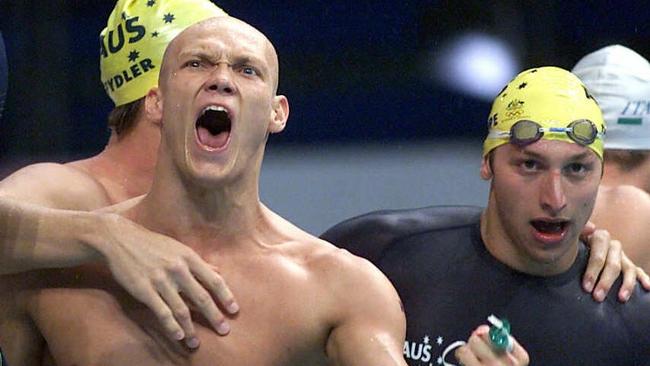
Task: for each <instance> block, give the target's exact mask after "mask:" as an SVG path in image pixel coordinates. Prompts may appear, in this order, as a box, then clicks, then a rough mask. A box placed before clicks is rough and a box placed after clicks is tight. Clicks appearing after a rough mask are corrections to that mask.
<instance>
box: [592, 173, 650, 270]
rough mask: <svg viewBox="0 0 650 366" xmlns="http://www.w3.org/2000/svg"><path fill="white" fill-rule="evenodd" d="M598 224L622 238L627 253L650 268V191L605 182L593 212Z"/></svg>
mask: <svg viewBox="0 0 650 366" xmlns="http://www.w3.org/2000/svg"><path fill="white" fill-rule="evenodd" d="M591 220H592V221H593V222H594V223H595V224H596V227H599V228H603V229H606V230H608V231H609V232H610V234H611V236H612V237H613V238H616V239H618V240H620V241H621V243H622V245H623V249H624V250H625V253H626V254H627V255H628V256H629V257H630V259H632V261H633V262H634V263H637V264H638V265H639V266H641V267H642V268H643V269H645V270H646V271H648V270H650V195H648V193H646V192H645V191H643V190H641V189H639V188H637V187H634V186H629V185H620V186H615V187H610V186H604V185H602V184H601V186H600V188H599V190H598V198H597V200H596V206H595V207H594V212H593V214H592V216H591Z"/></svg>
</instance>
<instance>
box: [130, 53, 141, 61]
mask: <svg viewBox="0 0 650 366" xmlns="http://www.w3.org/2000/svg"><path fill="white" fill-rule="evenodd" d="M138 57H140V52H138V51H131V52H129V61H131V62H135V60H137V59H138Z"/></svg>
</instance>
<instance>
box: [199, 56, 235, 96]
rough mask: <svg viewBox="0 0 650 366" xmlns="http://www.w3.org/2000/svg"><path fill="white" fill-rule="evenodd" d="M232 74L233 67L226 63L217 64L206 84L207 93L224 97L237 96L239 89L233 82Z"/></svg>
mask: <svg viewBox="0 0 650 366" xmlns="http://www.w3.org/2000/svg"><path fill="white" fill-rule="evenodd" d="M231 73H232V67H231V66H230V65H229V64H227V63H225V62H222V63H219V64H217V65H216V66H215V70H214V71H213V72H212V74H211V75H210V77H211V78H210V80H209V81H208V83H207V84H206V89H207V91H210V92H216V93H218V94H223V95H232V94H235V92H236V90H237V89H236V87H235V84H234V83H233V81H232V75H231Z"/></svg>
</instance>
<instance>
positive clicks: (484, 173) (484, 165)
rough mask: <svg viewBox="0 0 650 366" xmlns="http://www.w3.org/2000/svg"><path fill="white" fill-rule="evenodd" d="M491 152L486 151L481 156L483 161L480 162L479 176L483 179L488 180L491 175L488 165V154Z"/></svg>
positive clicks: (490, 168)
mask: <svg viewBox="0 0 650 366" xmlns="http://www.w3.org/2000/svg"><path fill="white" fill-rule="evenodd" d="M491 155H492V154H491V153H488V154H487V155H485V156H484V157H483V161H482V162H481V178H482V179H483V180H490V179H492V177H493V174H492V167H491V166H490V160H491V159H490V156H491Z"/></svg>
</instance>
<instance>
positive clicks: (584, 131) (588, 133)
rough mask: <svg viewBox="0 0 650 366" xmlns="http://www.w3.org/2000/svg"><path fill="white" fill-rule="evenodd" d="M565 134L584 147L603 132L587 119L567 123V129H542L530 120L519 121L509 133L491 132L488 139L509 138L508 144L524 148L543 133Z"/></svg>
mask: <svg viewBox="0 0 650 366" xmlns="http://www.w3.org/2000/svg"><path fill="white" fill-rule="evenodd" d="M546 132H549V133H566V134H567V136H569V138H570V139H571V140H573V141H574V142H576V143H577V144H580V145H583V146H586V145H590V144H591V143H593V142H594V141H595V140H596V139H597V138H602V137H603V136H604V134H605V132H604V131H603V132H598V128H597V127H596V125H595V124H594V123H593V122H591V121H590V120H588V119H579V120H577V121H573V122H571V123H569V125H568V126H567V127H542V126H541V125H540V124H539V123H537V122H533V121H530V120H525V119H524V120H521V121H518V122H517V123H515V124H514V125H512V127H510V131H497V130H492V131H490V133H489V134H488V136H487V137H488V138H492V139H495V138H506V137H508V138H510V143H511V144H514V145H518V146H526V145H529V144H532V143H533V142H537V141H538V140H539V139H541V138H542V136H544V133H546Z"/></svg>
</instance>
